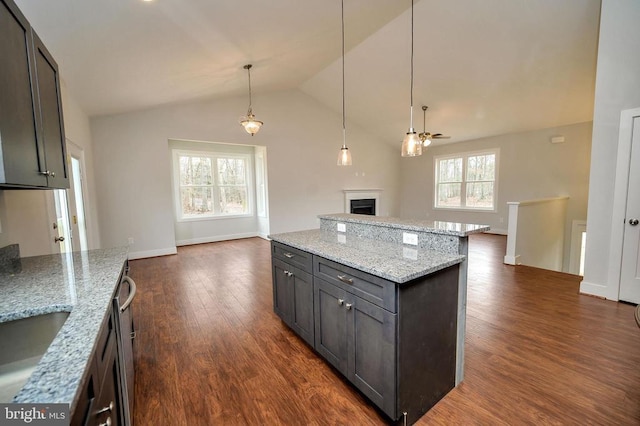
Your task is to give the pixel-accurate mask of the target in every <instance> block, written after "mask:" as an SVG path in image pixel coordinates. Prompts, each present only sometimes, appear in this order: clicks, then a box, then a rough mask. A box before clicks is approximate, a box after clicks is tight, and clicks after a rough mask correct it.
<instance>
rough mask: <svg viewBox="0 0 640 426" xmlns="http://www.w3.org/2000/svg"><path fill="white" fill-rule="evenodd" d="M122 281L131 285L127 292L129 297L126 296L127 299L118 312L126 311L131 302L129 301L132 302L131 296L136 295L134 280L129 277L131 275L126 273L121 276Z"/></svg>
mask: <svg viewBox="0 0 640 426" xmlns="http://www.w3.org/2000/svg"><path fill="white" fill-rule="evenodd" d="M122 282H123V283H124V282H128V283H129V285H130V286H131V293H129V297H128V298H127V300H125V302H124V303H123V304H122V306H120V312H124V311H126V310H127V308H128V307H129V305H130V304H131V302H133V298H134V297H136V282H135V281H133V279H131V277H129V276H127V275H125V276H124V277H122Z"/></svg>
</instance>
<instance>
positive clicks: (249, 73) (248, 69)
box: [246, 0, 413, 114]
mask: <svg viewBox="0 0 640 426" xmlns="http://www.w3.org/2000/svg"><path fill="white" fill-rule="evenodd" d="M412 1H413V0H412ZM246 68H247V74H248V75H249V114H252V113H253V112H252V111H251V65H247V66H246Z"/></svg>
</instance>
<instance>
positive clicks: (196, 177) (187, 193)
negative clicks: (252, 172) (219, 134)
mask: <svg viewBox="0 0 640 426" xmlns="http://www.w3.org/2000/svg"><path fill="white" fill-rule="evenodd" d="M249 167H250V160H249V156H248V155H243V154H226V153H209V152H187V151H174V174H175V179H176V192H177V194H176V195H177V197H176V199H177V200H179V205H178V206H176V207H177V209H178V219H196V218H212V217H217V216H243V215H249V214H251V209H250V205H249V204H250V203H249V194H250V187H249V183H248V182H249Z"/></svg>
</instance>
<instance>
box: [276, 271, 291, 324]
mask: <svg viewBox="0 0 640 426" xmlns="http://www.w3.org/2000/svg"><path fill="white" fill-rule="evenodd" d="M272 264H273V311H274V312H275V313H276V314H277V315H278V316H279V317H280V318H282V320H283V321H284V322H286V323H287V324H289V325H291V293H292V288H291V286H290V285H289V274H290V273H291V271H290V269H291V267H290V266H289V265H287V264H286V263H284V262H283V261H281V260H278V259H273V263H272Z"/></svg>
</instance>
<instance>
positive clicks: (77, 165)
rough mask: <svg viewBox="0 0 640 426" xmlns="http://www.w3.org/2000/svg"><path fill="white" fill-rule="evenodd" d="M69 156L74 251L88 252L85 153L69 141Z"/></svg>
mask: <svg viewBox="0 0 640 426" xmlns="http://www.w3.org/2000/svg"><path fill="white" fill-rule="evenodd" d="M67 153H68V154H69V157H68V160H69V164H68V168H69V191H68V193H67V195H68V197H67V199H68V201H69V225H70V226H71V234H72V235H73V237H74V238H73V239H72V241H71V242H72V246H73V251H78V250H88V244H87V225H86V216H85V195H84V194H85V186H84V181H85V180H84V152H83V151H82V148H80V147H79V146H77V145H76V144H74V143H73V142H71V141H70V140H67Z"/></svg>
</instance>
